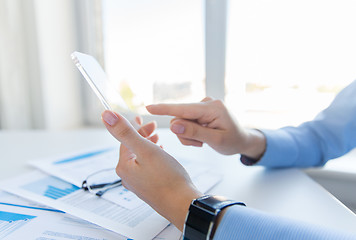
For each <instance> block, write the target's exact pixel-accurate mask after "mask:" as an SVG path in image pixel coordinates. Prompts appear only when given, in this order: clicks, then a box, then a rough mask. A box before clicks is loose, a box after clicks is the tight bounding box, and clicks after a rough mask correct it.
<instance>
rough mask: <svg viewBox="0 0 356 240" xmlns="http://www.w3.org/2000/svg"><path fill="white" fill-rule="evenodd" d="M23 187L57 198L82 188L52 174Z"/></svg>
mask: <svg viewBox="0 0 356 240" xmlns="http://www.w3.org/2000/svg"><path fill="white" fill-rule="evenodd" d="M22 188H23V189H26V190H28V191H30V192H33V193H36V194H40V195H42V196H45V197H48V198H51V199H55V200H56V199H59V198H62V197H65V196H67V195H69V194H71V193H73V192H75V191H77V190H79V189H80V188H79V187H77V186H75V185H73V184H70V183H68V182H65V181H63V180H61V179H59V178H56V177H52V176H50V177H46V178H43V179H40V180H38V181H36V182H32V183H30V184H27V185H24V186H22Z"/></svg>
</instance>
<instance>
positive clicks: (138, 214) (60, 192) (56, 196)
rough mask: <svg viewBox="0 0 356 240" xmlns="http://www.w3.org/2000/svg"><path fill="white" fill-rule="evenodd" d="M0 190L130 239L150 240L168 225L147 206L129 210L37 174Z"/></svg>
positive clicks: (8, 182) (10, 181)
mask: <svg viewBox="0 0 356 240" xmlns="http://www.w3.org/2000/svg"><path fill="white" fill-rule="evenodd" d="M0 188H2V189H4V190H5V191H8V192H10V193H13V194H16V195H19V196H21V197H24V198H27V199H30V200H32V201H37V202H39V203H42V204H44V205H47V206H50V207H53V208H55V209H59V210H62V211H64V212H68V213H70V214H71V215H73V216H76V217H79V218H82V219H84V220H86V221H89V222H92V223H95V224H97V225H99V226H101V227H104V228H106V229H109V230H111V231H113V232H116V233H118V234H121V235H123V236H126V237H128V238H132V239H153V238H154V237H155V236H156V235H157V234H159V233H160V232H161V231H162V230H163V229H164V228H165V227H166V226H167V225H168V221H167V220H166V219H164V218H163V217H161V216H160V215H159V214H158V213H156V212H155V211H154V210H153V209H152V208H151V207H150V206H148V205H147V204H142V205H141V206H140V207H138V208H135V209H132V210H128V209H126V208H123V207H121V206H119V205H117V204H114V203H112V202H110V201H107V200H105V199H102V198H99V197H97V196H95V195H93V194H90V193H88V192H85V191H83V190H82V189H79V188H78V187H76V186H74V185H72V184H70V183H68V182H65V181H63V180H61V179H59V178H56V177H53V176H50V175H47V174H45V173H43V172H40V171H33V172H31V173H29V174H26V175H22V176H19V177H16V178H13V179H8V180H5V181H3V182H1V183H0Z"/></svg>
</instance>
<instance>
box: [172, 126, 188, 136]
mask: <svg viewBox="0 0 356 240" xmlns="http://www.w3.org/2000/svg"><path fill="white" fill-rule="evenodd" d="M171 130H172V132H174V133H176V134H181V133H184V130H185V129H184V126H183V125H180V124H173V125H172V127H171Z"/></svg>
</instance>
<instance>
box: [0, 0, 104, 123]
mask: <svg viewBox="0 0 356 240" xmlns="http://www.w3.org/2000/svg"><path fill="white" fill-rule="evenodd" d="M99 2H100V1H96V0H91V1H84V0H83V1H70V0H52V1H46V0H32V1H29V0H0V128H1V129H31V128H40V129H73V128H78V127H82V126H85V124H93V121H94V120H93V119H95V120H96V121H97V119H98V117H96V118H95V117H94V118H92V119H90V118H89V117H88V116H89V115H88V114H87V112H89V111H88V110H87V109H86V108H87V107H88V106H91V109H93V106H92V105H91V103H90V101H92V96H90V95H89V94H88V93H86V92H87V91H88V90H89V89H88V88H84V87H83V85H84V84H83V80H82V79H80V76H79V74H78V71H77V69H76V68H75V66H74V64H73V63H72V61H71V58H70V54H71V53H72V52H73V51H75V50H80V51H84V52H87V53H89V54H92V55H94V56H96V57H99V59H103V58H102V54H103V53H102V39H101V38H100V36H101V34H102V33H101V25H100V21H95V20H90V21H88V19H101V16H100V4H99ZM96 16H99V17H96ZM88 29H91V31H88ZM98 36H99V37H98ZM88 96H89V97H88ZM93 104H94V105H95V103H94V101H93ZM94 109H95V107H94ZM84 113H85V114H84Z"/></svg>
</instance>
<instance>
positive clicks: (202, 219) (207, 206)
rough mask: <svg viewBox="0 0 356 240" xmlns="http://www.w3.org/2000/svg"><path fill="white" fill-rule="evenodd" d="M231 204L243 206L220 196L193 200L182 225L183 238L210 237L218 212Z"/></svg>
mask: <svg viewBox="0 0 356 240" xmlns="http://www.w3.org/2000/svg"><path fill="white" fill-rule="evenodd" d="M231 205H243V206H245V204H244V203H241V202H236V201H232V200H227V199H226V198H224V197H220V196H210V195H207V196H203V197H200V198H197V199H195V200H193V201H192V203H191V204H190V207H189V211H188V214H187V218H186V222H185V226H184V240H205V239H210V238H211V236H210V235H211V233H212V229H213V227H214V224H215V221H216V218H217V216H218V214H219V212H220V211H221V210H223V209H224V208H226V207H229V206H231Z"/></svg>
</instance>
